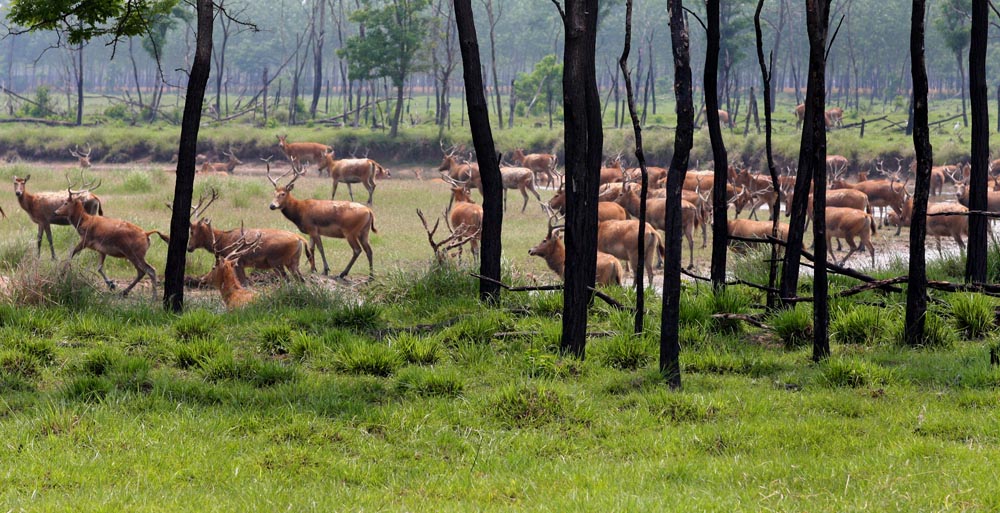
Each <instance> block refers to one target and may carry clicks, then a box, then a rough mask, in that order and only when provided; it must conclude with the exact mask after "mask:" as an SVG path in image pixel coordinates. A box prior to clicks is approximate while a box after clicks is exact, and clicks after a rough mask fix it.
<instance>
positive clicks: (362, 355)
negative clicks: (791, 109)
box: [333, 342, 403, 377]
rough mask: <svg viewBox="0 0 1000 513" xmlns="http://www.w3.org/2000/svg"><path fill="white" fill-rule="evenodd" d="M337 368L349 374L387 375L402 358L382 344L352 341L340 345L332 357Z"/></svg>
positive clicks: (393, 370)
mask: <svg viewBox="0 0 1000 513" xmlns="http://www.w3.org/2000/svg"><path fill="white" fill-rule="evenodd" d="M333 362H334V365H335V366H336V367H337V369H338V370H340V371H342V372H347V373H350V374H368V375H372V376H381V377H385V376H389V375H392V373H394V372H396V369H398V368H399V367H400V366H401V365H402V364H403V362H402V358H400V356H399V353H397V352H396V351H395V350H394V349H392V348H391V347H389V346H387V345H384V344H373V343H367V342H352V343H348V344H346V345H345V346H344V347H342V348H341V349H340V350H339V351H337V353H336V354H335V355H334V358H333Z"/></svg>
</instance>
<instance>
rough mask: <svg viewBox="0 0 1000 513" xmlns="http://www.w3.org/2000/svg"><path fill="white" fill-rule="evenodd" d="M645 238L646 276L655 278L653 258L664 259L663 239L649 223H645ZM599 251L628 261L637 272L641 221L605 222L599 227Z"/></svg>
mask: <svg viewBox="0 0 1000 513" xmlns="http://www.w3.org/2000/svg"><path fill="white" fill-rule="evenodd" d="M643 225H644V228H643V234H644V236H645V244H646V246H645V250H646V251H645V253H646V255H645V267H646V275H647V276H653V257H655V256H656V255H659V256H660V258H663V257H664V255H665V250H664V247H663V239H662V238H660V234H659V233H657V232H656V228H654V227H653V225H651V224H649V223H643ZM597 249H598V250H600V251H603V252H605V253H610V254H612V255H614V256H615V257H616V258H619V259H623V260H626V261H627V262H628V263H629V265H630V266H631V268H632V270H633V272H635V271H637V266H638V262H639V221H638V220H637V219H629V220H628V221H604V222H603V223H599V224H598V225H597Z"/></svg>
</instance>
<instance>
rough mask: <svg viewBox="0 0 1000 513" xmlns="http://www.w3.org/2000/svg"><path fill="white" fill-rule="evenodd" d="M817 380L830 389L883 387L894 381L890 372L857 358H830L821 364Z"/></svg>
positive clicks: (894, 378)
mask: <svg viewBox="0 0 1000 513" xmlns="http://www.w3.org/2000/svg"><path fill="white" fill-rule="evenodd" d="M818 380H819V382H820V383H821V384H823V385H826V386H830V387H853V388H859V387H869V386H884V385H888V384H891V383H893V382H894V381H895V380H896V377H895V375H894V374H893V373H892V371H891V370H889V369H886V368H885V367H882V366H880V365H878V364H876V363H872V362H869V361H867V360H862V359H859V358H830V359H828V360H827V361H826V362H824V363H823V368H822V371H821V372H820V374H819V377H818Z"/></svg>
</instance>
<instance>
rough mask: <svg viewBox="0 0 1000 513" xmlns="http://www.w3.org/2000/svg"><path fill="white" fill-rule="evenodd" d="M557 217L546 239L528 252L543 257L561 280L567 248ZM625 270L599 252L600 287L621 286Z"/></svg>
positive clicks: (550, 226)
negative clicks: (557, 223)
mask: <svg viewBox="0 0 1000 513" xmlns="http://www.w3.org/2000/svg"><path fill="white" fill-rule="evenodd" d="M554 220H555V217H554V216H550V217H549V231H548V233H546V235H545V239H543V240H542V242H539V243H538V244H536V245H535V246H534V247H532V248H531V249H529V250H528V254H529V255H531V256H537V257H541V258H542V259H543V260H545V264H546V265H548V266H549V269H551V270H552V272H554V273H556V274H558V275H559V278H560V279H563V278H564V276H565V270H566V246H565V245H563V241H562V227H561V226H556V225H555V224H554ZM623 276H625V270H624V269H622V264H621V262H619V261H618V259H617V258H615V256H614V255H610V254H608V253H605V252H603V251H598V252H597V275H596V280H595V281H596V283H597V284H598V285H619V286H620V285H621V284H622V277H623Z"/></svg>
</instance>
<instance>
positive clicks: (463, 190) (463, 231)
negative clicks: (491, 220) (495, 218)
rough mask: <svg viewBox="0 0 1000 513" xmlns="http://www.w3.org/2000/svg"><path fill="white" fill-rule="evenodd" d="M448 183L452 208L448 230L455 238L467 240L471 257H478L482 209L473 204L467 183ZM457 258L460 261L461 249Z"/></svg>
mask: <svg viewBox="0 0 1000 513" xmlns="http://www.w3.org/2000/svg"><path fill="white" fill-rule="evenodd" d="M450 183H451V195H452V196H451V202H452V204H453V206H452V208H451V212H450V213H449V214H448V219H449V228H450V229H451V231H452V233H453V234H454V235H455V236H456V237H458V238H460V239H465V240H467V241H468V242H469V247H470V249H471V250H472V256H473V257H478V256H479V240H480V239H481V238H482V230H483V207H481V206H479V205H477V204H475V203H473V201H472V196H471V194H470V192H469V187H468V184H467V183H463V182H458V181H454V180H452V181H450ZM458 258H459V260H461V259H462V250H461V247H459V252H458Z"/></svg>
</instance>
